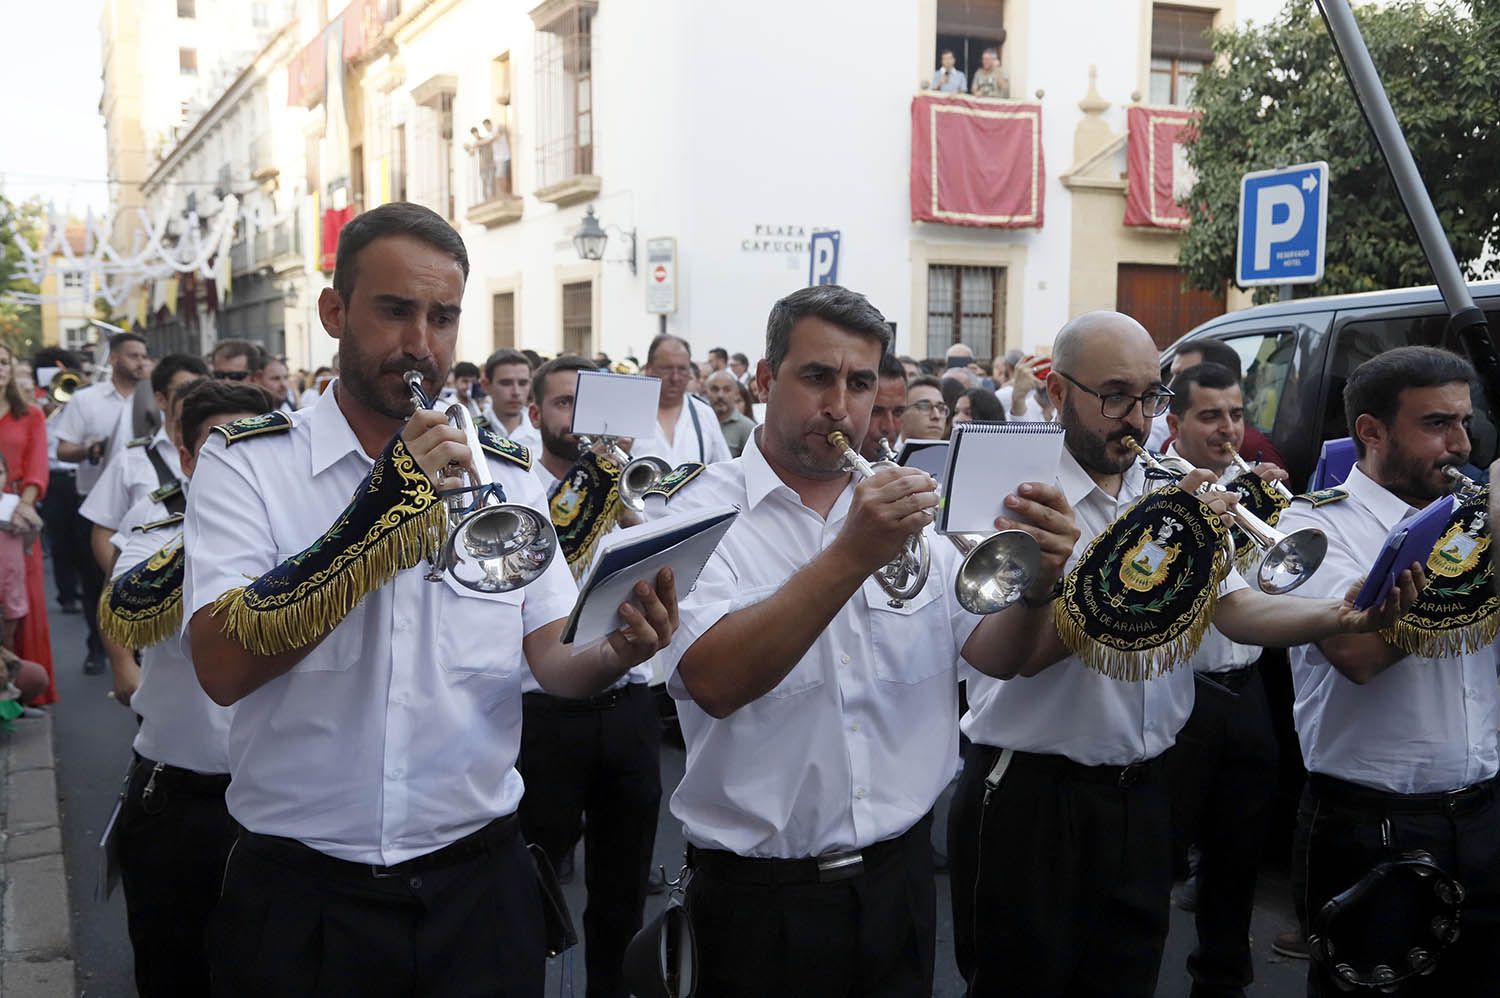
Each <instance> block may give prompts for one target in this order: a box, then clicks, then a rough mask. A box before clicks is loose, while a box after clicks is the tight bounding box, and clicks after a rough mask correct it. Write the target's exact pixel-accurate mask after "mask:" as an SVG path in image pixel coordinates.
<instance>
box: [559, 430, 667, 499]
mask: <svg viewBox="0 0 1500 998" xmlns="http://www.w3.org/2000/svg"><path fill="white" fill-rule="evenodd" d="M619 439H620V438H619V437H607V436H600V437H586V436H584V435H583V434H581V433H580V434H579V435H578V443H579V444H580V445H581V446H582V447H583V449H584V450H592V451H594V452H595V453H596V454H598V455H599V456H600V457H601V458H602V459H604V460H605V461H608V462H609V463H610V464H612V465H614V466H615V468H616V469H617V470H618V471H619V472H620V484H619V485H618V486H617V488H618V490H619V493H620V501H621V502H623V503H624V504H625V506H626V508H628V509H631V510H633V511H635V512H637V513H643V512H645V510H646V490H647V489H649V488H651V486H653V485H655V484H656V483H657V482H659V481H661V480H662V479H663V478H664V477H666V475H668V474H670V473H671V471H672V466H671V465H670V464H668V463H667V462H666V461H663V460H662V459H661V458H659V457H651V456H647V457H638V458H636V459H634V460H631V458H630V455H629V454H627V453H625V452H624V451H623V450H621V449H620V444H619Z"/></svg>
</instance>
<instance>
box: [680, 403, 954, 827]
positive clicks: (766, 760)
mask: <svg viewBox="0 0 1500 998" xmlns="http://www.w3.org/2000/svg"><path fill="white" fill-rule="evenodd" d="M758 438H759V433H758V432H757V433H755V434H752V435H751V437H750V440H749V442H747V443H746V445H745V450H744V453H743V454H742V455H741V456H740V457H738V458H736V459H734V460H732V461H728V462H722V463H719V464H714V465H710V466H709V468H708V470H706V471H705V472H704V473H703V474H702V476H701V477H700V478H699V479H698V480H697V481H695V482H693V483H692V484H691V485H689V486H688V487H687V488H686V489H685V490H684V491H683V492H681V493H679V494H678V495H677V496H676V497H674V498H673V499H672V501H671V507H670V509H669V511H680V510H684V509H694V508H702V507H706V506H721V505H736V506H739V507H740V508H741V509H742V510H743V512H742V513H741V514H740V517H739V519H738V520H737V521H736V522H735V524H734V525H733V526H732V527H730V529H729V532H728V533H727V534H726V535H725V537H724V540H723V541H722V542H721V543H720V545H719V547H718V549H717V550H716V551H715V552H714V553H713V556H712V557H710V558H709V560H708V565H707V567H705V568H704V570H703V574H702V575H701V576H699V578H698V583H697V585H696V586H694V587H693V589H692V590H691V591H690V592H688V593H681V594H679V597H680V614H681V625H680V627H679V629H678V631H677V634H676V637H675V638H674V640H673V642H672V644H671V646H670V647H669V648H668V649H667V651H666V652H665V656H666V661H665V665H666V669H667V676H668V678H667V689H668V690H669V691H670V692H671V693H672V695H673V696H674V697H675V698H677V701H678V718H679V720H680V721H681V723H682V733H683V737H684V738H685V739H686V741H687V772H686V773H685V774H684V775H683V778H682V782H681V784H679V786H678V788H677V792H676V793H675V794H673V796H672V805H671V806H672V813H673V814H674V815H676V816H677V817H678V818H680V819H681V820H682V823H683V828H684V834H685V835H686V837H687V840H688V841H689V842H692V843H693V844H694V845H697V846H701V847H704V848H711V849H727V850H730V851H732V852H735V853H738V854H740V855H742V856H762V857H764V856H779V857H806V856H818V855H822V854H825V853H829V852H837V851H842V850H846V849H858V848H864V847H865V846H868V845H871V844H872V843H875V842H879V841H881V840H883V839H888V838H891V837H892V836H895V835H899V834H901V833H902V832H905V831H906V830H907V829H909V828H911V826H912V825H913V824H915V823H916V822H917V821H918V820H919V819H921V818H922V816H923V815H925V814H926V813H927V812H928V810H929V809H931V807H932V805H933V802H934V801H936V800H937V797H938V794H939V793H941V792H942V790H943V788H944V787H945V786H947V784H948V780H949V778H950V777H951V776H952V774H953V757H954V751H955V749H956V746H957V741H958V727H957V722H958V709H957V708H958V699H957V698H958V691H957V689H956V687H957V683H958V671H957V668H956V666H957V663H958V658H959V651H960V649H962V647H963V645H964V642H966V641H967V640H968V639H969V635H970V634H971V633H972V632H973V630H974V628H975V626H976V625H977V624H978V623H979V620H980V618H978V617H976V616H974V615H973V614H970V613H968V612H966V611H965V610H963V609H962V608H961V607H960V606H959V605H958V602H957V600H956V599H955V598H954V594H953V583H952V580H953V577H954V575H955V574H956V573H957V570H958V556H957V551H956V550H955V549H954V547H953V546H952V545H951V544H949V543H947V542H946V541H943V540H942V539H941V538H938V537H936V536H933V537H932V539H931V550H932V571H931V575H930V576H929V578H928V580H927V585H926V587H925V588H924V589H923V590H922V591H921V592H920V593H918V594H917V596H916V597H915V598H914V599H912V600H909V601H907V603H906V604H905V605H904V606H901V607H893V606H891V600H890V598H889V597H888V596H887V595H886V594H885V593H884V592H883V591H881V589H880V587H879V586H878V585H877V584H876V583H875V582H874V580H873V579H870V580H866V582H865V584H864V586H863V587H862V588H861V589H860V591H859V592H857V593H855V594H854V597H853V598H852V599H850V600H849V602H848V603H846V604H845V605H844V607H843V609H841V610H840V611H839V612H838V614H837V615H836V616H835V617H834V618H833V620H832V621H830V622H829V624H828V626H827V627H826V628H825V629H824V630H823V632H822V633H821V634H820V635H819V636H818V638H817V640H816V641H815V642H814V643H813V646H812V647H811V648H810V649H809V650H808V652H807V654H806V655H805V656H803V658H802V660H801V661H800V662H798V663H797V665H796V666H795V667H794V668H793V669H792V671H791V672H789V673H788V674H787V676H786V678H785V679H783V680H782V681H781V682H780V683H779V684H778V685H777V686H776V688H775V689H773V690H772V691H771V692H770V693H767V694H766V695H765V696H763V697H761V698H760V699H759V700H756V701H755V702H754V703H750V704H747V705H745V706H744V707H741V708H740V709H739V710H737V711H735V712H734V713H733V714H732V715H730V716H729V717H727V718H724V719H722V720H718V719H715V718H713V717H711V716H709V715H708V714H707V713H705V712H704V711H703V710H702V708H700V707H699V706H698V705H697V704H696V703H694V702H693V701H692V699H691V698H690V697H689V695H688V693H687V690H686V688H685V687H684V686H683V683H682V679H681V677H680V676H679V675H678V674H677V667H678V665H679V663H680V662H681V661H682V656H683V655H684V654H685V653H686V652H687V651H688V649H689V648H691V647H692V646H693V644H694V642H696V641H697V640H698V639H699V638H700V637H702V636H703V634H704V633H706V632H707V631H708V630H709V629H710V628H712V627H713V626H714V625H715V624H716V623H718V622H719V620H721V619H722V618H723V617H724V616H725V615H727V614H729V613H732V612H734V611H736V610H740V609H743V608H745V607H747V606H752V605H754V604H756V603H759V602H762V601H763V600H765V599H767V598H768V597H770V596H771V595H772V594H773V593H775V592H776V591H777V590H778V589H779V588H780V587H781V586H782V585H783V584H784V583H785V582H786V580H787V579H788V578H790V577H791V576H792V575H793V574H795V573H796V572H797V571H798V570H800V569H801V568H803V567H804V566H805V565H806V564H807V563H808V562H809V561H811V560H812V558H813V557H814V556H815V555H816V554H817V553H818V552H819V551H821V550H823V549H824V548H826V547H827V546H828V545H829V544H830V543H832V541H833V540H834V538H835V537H837V536H838V533H839V531H840V530H841V529H842V528H843V526H844V521H845V519H846V518H847V517H848V514H849V506H850V503H851V501H852V499H853V495H854V482H853V481H851V482H850V485H849V487H848V488H846V489H845V490H844V492H843V494H842V495H841V496H840V497H839V499H838V501H837V502H836V503H835V504H834V506H833V508H832V510H830V511H829V514H828V518H827V519H826V520H825V519H824V518H823V517H821V516H819V515H818V514H817V513H815V512H813V511H812V510H811V509H808V508H807V507H806V506H804V505H803V504H802V501H801V499H799V498H798V496H797V494H796V493H795V492H794V491H792V489H791V488H789V487H788V486H787V485H785V484H784V483H783V482H782V481H781V479H780V478H779V477H778V476H777V475H776V472H775V471H773V470H772V469H771V466H770V465H769V464H767V463H766V459H765V457H764V455H762V454H761V453H760V447H759V439H758Z"/></svg>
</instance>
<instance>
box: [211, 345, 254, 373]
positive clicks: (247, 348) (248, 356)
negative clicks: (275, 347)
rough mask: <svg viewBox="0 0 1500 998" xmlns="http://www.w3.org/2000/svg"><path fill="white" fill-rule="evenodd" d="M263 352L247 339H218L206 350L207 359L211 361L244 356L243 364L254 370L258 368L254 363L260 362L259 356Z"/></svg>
mask: <svg viewBox="0 0 1500 998" xmlns="http://www.w3.org/2000/svg"><path fill="white" fill-rule="evenodd" d="M263 353H264V351H263V350H261V348H260V347H258V346H256V345H255V344H254V343H251V342H250V341H249V340H220V341H219V342H217V343H215V344H214V348H213V349H212V350H210V351H209V352H208V359H209V362H210V363H212V362H213V361H215V360H221V359H222V360H234V359H235V358H236V357H244V358H245V366H246V367H247V368H248V369H249V370H251V371H255V370H259V368H258V367H257V366H256V365H258V364H260V363H261V360H260V358H261V355H262V354H263Z"/></svg>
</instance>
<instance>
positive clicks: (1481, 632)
mask: <svg viewBox="0 0 1500 998" xmlns="http://www.w3.org/2000/svg"><path fill="white" fill-rule="evenodd" d="M1380 636H1381V637H1382V638H1384V639H1385V640H1386V641H1388V642H1390V643H1391V644H1393V645H1395V646H1396V647H1397V648H1400V649H1401V650H1402V651H1404V652H1406V653H1407V654H1408V655H1416V656H1417V657H1419V658H1456V657H1458V656H1459V655H1468V654H1471V653H1473V652H1478V651H1482V650H1484V649H1485V648H1488V647H1489V646H1490V645H1492V644H1494V643H1495V638H1496V637H1497V636H1500V614H1496V613H1490V614H1489V615H1488V616H1485V617H1481V618H1480V619H1479V620H1476V621H1474V622H1473V623H1472V624H1466V625H1464V626H1463V627H1455V628H1452V629H1451V630H1446V631H1430V630H1425V629H1421V628H1417V627H1413V626H1412V625H1411V624H1409V623H1408V622H1407V620H1406V618H1404V617H1403V618H1402V619H1400V620H1398V621H1396V623H1394V624H1392V625H1391V626H1390V627H1387V628H1384V629H1383V630H1381V632H1380Z"/></svg>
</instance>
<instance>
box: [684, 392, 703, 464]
mask: <svg viewBox="0 0 1500 998" xmlns="http://www.w3.org/2000/svg"><path fill="white" fill-rule="evenodd" d="M682 404H683V405H685V406H687V410H688V415H689V416H692V417H693V432H694V433H696V434H698V463H699V464H703V463H704V462H706V461H707V460H708V457H707V456H706V455H705V454H704V453H703V425H702V424H701V423H699V422H698V410H697V409H696V408H695V407H694V406H693V397H692V396H691V395H685V396H683V403H682Z"/></svg>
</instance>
